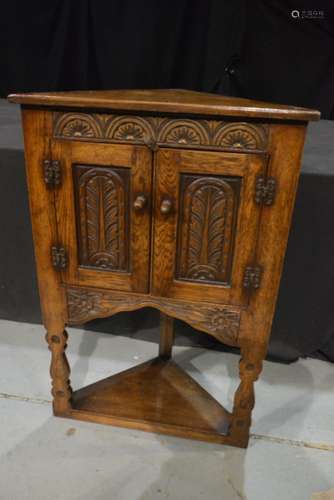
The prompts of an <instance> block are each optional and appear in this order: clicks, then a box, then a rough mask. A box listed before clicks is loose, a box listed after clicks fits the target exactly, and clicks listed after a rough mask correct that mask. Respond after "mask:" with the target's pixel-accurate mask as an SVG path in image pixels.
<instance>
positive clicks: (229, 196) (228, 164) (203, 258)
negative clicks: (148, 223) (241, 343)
mask: <svg viewBox="0 0 334 500" xmlns="http://www.w3.org/2000/svg"><path fill="white" fill-rule="evenodd" d="M265 165H266V164H265V157H264V156H262V155H256V154H243V153H215V152H199V151H197V152H196V151H185V150H171V149H165V150H162V149H161V150H160V151H159V152H158V157H157V165H156V168H157V170H156V194H155V208H154V214H155V218H154V257H153V264H152V271H153V279H152V293H153V294H154V295H160V296H165V297H174V298H179V299H182V298H183V299H194V300H199V301H214V302H222V303H225V304H235V305H243V304H246V303H247V302H248V294H247V292H246V290H245V289H244V288H243V277H244V272H245V268H246V266H249V265H253V259H254V252H255V247H256V240H257V231H258V226H259V217H260V207H259V205H257V204H256V202H255V200H254V194H255V183H256V178H257V176H258V175H260V174H262V175H263V174H264V173H265V168H266V167H265Z"/></svg>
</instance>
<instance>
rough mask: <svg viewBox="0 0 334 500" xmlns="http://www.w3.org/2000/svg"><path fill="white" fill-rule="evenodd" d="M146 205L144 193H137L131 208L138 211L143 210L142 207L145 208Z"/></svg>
mask: <svg viewBox="0 0 334 500" xmlns="http://www.w3.org/2000/svg"><path fill="white" fill-rule="evenodd" d="M146 205H147V198H146V196H145V195H144V194H140V195H138V196H137V198H136V199H135V201H134V202H133V208H134V209H135V210H138V211H140V210H143V208H145V206H146Z"/></svg>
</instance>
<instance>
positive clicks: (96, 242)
mask: <svg viewBox="0 0 334 500" xmlns="http://www.w3.org/2000/svg"><path fill="white" fill-rule="evenodd" d="M52 149H53V152H52V157H53V158H54V159H58V160H59V161H60V163H61V173H62V179H61V184H60V186H59V187H58V188H57V189H56V191H55V193H56V194H55V199H56V214H57V225H58V239H59V244H60V245H62V246H64V248H65V251H66V253H67V257H68V264H67V267H66V268H65V269H64V270H63V271H62V275H63V280H64V282H65V283H69V284H77V285H80V284H84V285H90V286H96V287H103V288H114V289H117V290H131V291H136V292H147V291H148V283H149V260H150V256H149V249H150V230H151V228H150V225H151V222H150V221H151V210H150V197H151V170H152V154H151V152H150V151H149V150H148V149H147V148H145V147H142V146H128V145H109V144H108V145H107V144H91V143H90V144H88V143H80V142H77V143H74V142H71V141H54V142H53V147H52Z"/></svg>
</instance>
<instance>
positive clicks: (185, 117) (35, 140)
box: [9, 90, 320, 447]
mask: <svg viewBox="0 0 334 500" xmlns="http://www.w3.org/2000/svg"><path fill="white" fill-rule="evenodd" d="M9 99H10V100H11V101H13V102H17V103H20V104H21V105H22V115H23V127H24V137H25V152H26V165H27V177H28V186H29V195H30V207H31V217H32V224H33V233H34V241H35V254H36V261H37V270H38V279H39V291H40V297H41V304H42V311H43V320H44V324H45V327H46V330H47V335H46V339H47V342H48V344H49V347H50V350H51V355H52V360H51V377H52V395H53V408H54V413H55V415H59V416H64V417H71V418H75V419H81V420H90V421H94V422H101V423H109V424H113V425H119V426H125V427H132V428H138V429H144V430H150V431H155V432H162V433H167V434H173V435H177V436H183V437H189V438H195V439H202V440H206V441H212V442H218V443H227V444H231V445H235V446H241V447H246V446H247V443H248V439H249V428H250V423H251V412H252V409H253V406H254V388H253V385H254V382H255V380H256V379H257V378H258V376H259V374H260V372H261V367H262V360H263V359H264V357H265V354H266V349H267V342H268V337H269V334H270V328H271V322H272V317H273V313H274V307H275V301H276V296H277V291H278V286H279V279H280V275H281V269H282V264H283V258H284V253H285V247H286V242H287V238H288V230H289V225H290V219H291V213H292V209H293V204H294V198H295V192H296V187H297V181H298V176H299V170H300V160H301V155H302V150H303V143H304V136H305V132H306V127H307V122H308V121H309V120H317V119H319V116H320V115H319V113H318V111H314V110H309V109H304V108H296V107H293V106H283V105H276V104H269V103H263V102H257V101H251V100H247V99H238V98H233V97H223V96H218V95H212V94H202V93H198V92H190V91H184V90H150V91H143V90H140V91H139V90H138V91H135V90H133V91H130V90H125V91H96V92H95V91H94V92H88V91H78V92H59V93H38V94H22V95H11V96H10V97H9ZM142 307H154V308H157V309H158V310H159V311H160V312H161V331H160V345H159V355H158V356H157V357H156V358H155V359H153V360H151V361H149V362H146V363H144V364H141V365H139V366H137V367H135V368H132V369H130V370H127V371H124V372H122V373H120V374H118V375H115V376H112V377H109V378H107V379H105V380H102V381H99V382H97V383H94V384H92V385H90V386H88V387H84V388H81V389H78V390H76V391H72V389H71V386H70V381H69V376H70V368H69V365H68V362H67V359H66V355H65V348H66V343H67V334H66V332H65V326H66V325H78V324H81V323H84V322H86V321H89V320H92V319H94V318H98V317H105V316H109V315H112V314H115V313H117V312H119V311H133V310H135V309H138V308H142ZM173 318H179V319H181V320H183V321H186V322H187V323H189V324H190V325H192V326H193V327H195V328H197V329H198V330H201V331H203V332H206V333H208V334H209V335H213V336H214V337H216V338H217V339H218V340H220V341H221V342H224V343H226V344H228V345H231V346H238V347H240V350H241V360H240V385H239V388H238V389H237V391H236V393H235V396H234V404H233V408H232V409H230V411H228V410H226V409H224V408H223V407H222V406H221V405H220V404H219V403H218V402H217V401H216V400H215V399H214V398H213V397H211V396H210V395H209V394H208V393H207V392H206V391H205V390H204V389H203V388H202V387H201V386H200V385H198V384H197V382H195V381H194V380H193V379H192V378H190V377H189V375H187V374H186V373H185V372H184V371H182V370H181V368H180V367H179V366H178V365H177V364H176V363H175V362H174V361H173V360H172V357H171V353H172V344H173Z"/></svg>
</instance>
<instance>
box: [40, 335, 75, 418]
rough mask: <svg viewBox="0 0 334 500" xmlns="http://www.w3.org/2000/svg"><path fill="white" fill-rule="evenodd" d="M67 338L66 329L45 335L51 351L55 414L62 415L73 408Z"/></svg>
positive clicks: (52, 392)
mask: <svg viewBox="0 0 334 500" xmlns="http://www.w3.org/2000/svg"><path fill="white" fill-rule="evenodd" d="M67 338H68V335H67V332H66V330H62V331H61V332H60V333H57V334H54V333H50V332H48V333H47V334H46V336H45V339H46V341H47V343H48V344H49V349H50V351H51V366H50V375H51V379H52V391H51V394H52V396H53V412H54V414H55V415H62V414H64V413H66V412H67V411H68V410H70V409H71V402H70V400H71V395H72V389H71V385H70V379H69V377H70V366H69V364H68V361H67V357H66V354H65V349H66V347H67Z"/></svg>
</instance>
